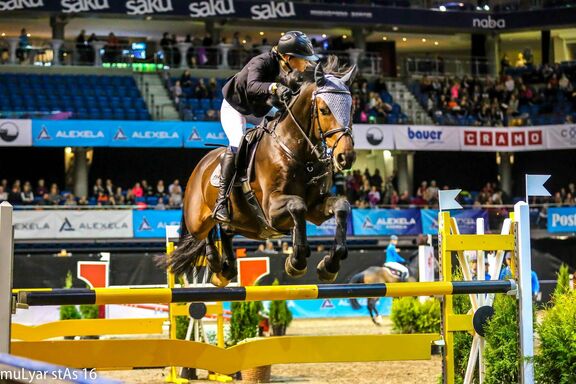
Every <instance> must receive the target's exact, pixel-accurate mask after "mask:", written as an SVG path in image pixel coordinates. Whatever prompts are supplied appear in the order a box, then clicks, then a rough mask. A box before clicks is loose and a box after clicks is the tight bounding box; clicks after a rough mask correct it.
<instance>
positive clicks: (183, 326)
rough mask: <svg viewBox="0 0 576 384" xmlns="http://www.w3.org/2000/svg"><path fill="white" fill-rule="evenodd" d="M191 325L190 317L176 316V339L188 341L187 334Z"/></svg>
mask: <svg viewBox="0 0 576 384" xmlns="http://www.w3.org/2000/svg"><path fill="white" fill-rule="evenodd" d="M189 324H190V317H189V316H176V338H177V339H178V340H185V339H186V332H188V325H189Z"/></svg>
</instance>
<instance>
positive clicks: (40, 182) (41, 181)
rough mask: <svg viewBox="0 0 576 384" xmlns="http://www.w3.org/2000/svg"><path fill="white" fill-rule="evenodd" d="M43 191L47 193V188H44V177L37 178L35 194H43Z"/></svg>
mask: <svg viewBox="0 0 576 384" xmlns="http://www.w3.org/2000/svg"><path fill="white" fill-rule="evenodd" d="M45 193H48V189H47V188H46V185H45V182H44V179H39V180H38V185H37V186H36V196H44V194H45Z"/></svg>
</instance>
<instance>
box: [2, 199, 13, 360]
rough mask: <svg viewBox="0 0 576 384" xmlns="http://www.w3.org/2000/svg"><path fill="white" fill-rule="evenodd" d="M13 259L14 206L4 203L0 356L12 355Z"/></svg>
mask: <svg viewBox="0 0 576 384" xmlns="http://www.w3.org/2000/svg"><path fill="white" fill-rule="evenodd" d="M13 259H14V237H13V230H12V206H11V205H10V204H9V203H8V202H3V203H2V204H0V274H1V277H0V354H1V353H10V322H11V320H12V263H13Z"/></svg>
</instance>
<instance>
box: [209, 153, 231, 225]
mask: <svg viewBox="0 0 576 384" xmlns="http://www.w3.org/2000/svg"><path fill="white" fill-rule="evenodd" d="M235 173H236V154H235V153H234V152H233V151H232V149H230V148H228V149H227V150H226V152H224V156H222V160H221V161H220V189H219V190H218V197H217V198H216V204H215V206H214V212H213V213H212V217H213V218H214V219H215V220H216V221H219V222H221V223H229V222H230V212H228V192H229V191H230V183H231V182H232V179H233V178H234V174H235Z"/></svg>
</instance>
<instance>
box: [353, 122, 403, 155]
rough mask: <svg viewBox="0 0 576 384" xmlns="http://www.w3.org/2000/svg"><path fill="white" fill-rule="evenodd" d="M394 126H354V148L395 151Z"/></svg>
mask: <svg viewBox="0 0 576 384" xmlns="http://www.w3.org/2000/svg"><path fill="white" fill-rule="evenodd" d="M393 127H394V126H391V125H382V124H354V126H353V127H352V135H353V136H354V148H356V149H394V128H393Z"/></svg>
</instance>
